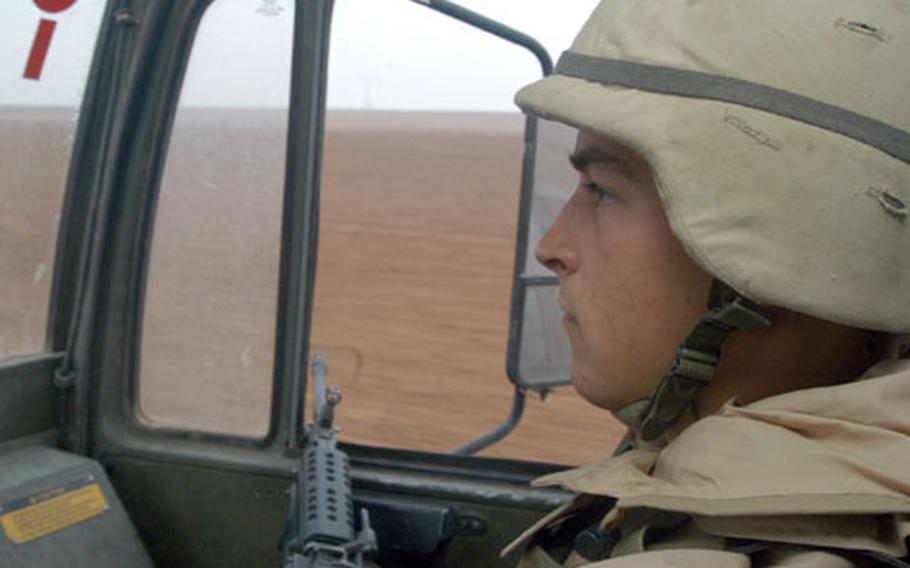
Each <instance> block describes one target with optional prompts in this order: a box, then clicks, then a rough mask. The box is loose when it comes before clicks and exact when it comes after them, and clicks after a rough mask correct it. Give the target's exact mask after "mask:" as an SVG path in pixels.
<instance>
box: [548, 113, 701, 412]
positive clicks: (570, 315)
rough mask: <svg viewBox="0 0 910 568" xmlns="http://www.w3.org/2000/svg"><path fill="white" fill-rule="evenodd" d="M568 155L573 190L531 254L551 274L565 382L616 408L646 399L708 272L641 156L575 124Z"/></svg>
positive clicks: (692, 316) (689, 321)
mask: <svg viewBox="0 0 910 568" xmlns="http://www.w3.org/2000/svg"><path fill="white" fill-rule="evenodd" d="M571 160H572V163H573V166H575V168H576V169H577V170H578V172H579V181H578V186H577V187H576V189H575V191H574V193H573V194H572V196H571V198H570V199H569V201H568V203H567V204H566V205H565V207H564V208H563V210H562V211H561V212H560V214H559V216H558V217H557V219H556V221H555V222H554V223H553V225H552V226H551V227H550V229H549V230H548V231H547V233H546V234H545V235H544V237H543V238H542V239H541V240H540V242H539V243H538V245H537V252H536V254H537V258H538V260H540V262H541V263H543V264H544V265H546V266H547V267H549V268H550V269H551V270H553V271H554V272H555V273H556V275H557V276H558V277H559V301H560V305H561V307H562V309H563V311H564V314H565V317H564V318H563V325H564V326H565V329H566V332H567V333H568V336H569V341H570V343H571V346H572V365H571V375H572V382H573V384H574V385H575V387H576V388H577V389H578V391H579V392H580V393H581V395H582V396H584V397H585V398H586V399H588V400H589V401H590V402H592V403H594V404H596V405H598V406H601V407H603V408H606V409H608V410H614V411H615V410H619V409H620V408H622V407H623V406H625V405H627V404H629V403H632V402H635V401H637V400H641V399H643V398H646V397H648V396H650V395H651V393H652V391H653V390H654V388H655V387H656V385H657V383H658V382H659V380H660V379H661V377H662V376H663V374H664V371H665V370H666V368H667V366H668V365H669V363H670V361H671V360H672V358H673V354H674V352H675V349H676V346H677V345H678V344H679V342H680V341H682V340H683V339H684V338H685V336H686V334H687V333H688V332H689V330H690V328H691V327H692V325H693V324H694V323H695V321H696V320H697V319H698V317H699V316H700V315H702V314H703V313H704V311H705V310H706V302H707V298H708V291H709V288H710V284H711V277H710V276H709V275H708V274H707V273H706V272H704V271H703V270H702V269H701V268H700V267H699V266H698V265H696V264H695V262H693V261H692V260H691V259H690V258H689V257H688V256H687V255H686V253H685V252H684V251H683V248H682V245H681V244H680V242H679V241H678V240H677V239H676V237H675V235H674V234H673V233H672V231H671V230H670V227H669V224H668V222H667V218H666V216H665V214H664V211H663V208H662V206H661V202H660V198H659V196H658V194H657V189H656V187H655V182H654V179H653V176H652V173H651V169H650V167H649V166H648V163H647V162H646V161H645V160H644V159H643V158H642V157H641V156H639V155H638V154H636V153H635V152H633V151H632V150H630V149H628V148H626V147H624V146H621V145H619V144H617V143H615V142H612V141H611V140H609V139H607V138H604V137H602V136H598V135H596V134H593V133H591V132H587V131H584V130H583V131H581V132H580V133H579V135H578V139H577V142H576V146H575V150H574V152H573V154H572V156H571Z"/></svg>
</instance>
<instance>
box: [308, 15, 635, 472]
mask: <svg viewBox="0 0 910 568" xmlns="http://www.w3.org/2000/svg"><path fill="white" fill-rule="evenodd" d="M478 9H480V10H482V9H483V6H479V7H478ZM550 9H551V10H552V4H551V5H550ZM379 20H381V21H382V22H383V25H381V26H376V25H375V22H376V21H379ZM579 24H580V22H579ZM350 38H356V39H357V41H356V42H355V41H351V39H350ZM389 38H392V39H389ZM332 41H333V45H332V52H331V54H330V55H331V57H330V65H329V97H330V98H329V100H330V103H333V104H332V108H330V110H329V113H328V116H327V123H326V145H325V153H324V161H323V172H322V194H321V200H322V203H321V224H320V252H319V267H318V271H317V287H316V299H315V312H314V320H313V336H312V348H313V349H314V350H321V351H325V352H326V354H327V357H328V382H329V384H334V385H338V386H341V387H342V389H343V391H344V402H343V403H342V405H341V406H340V407H339V409H338V412H337V413H336V417H337V421H338V425H339V427H340V428H341V437H342V439H343V440H345V441H348V442H356V443H362V444H369V445H379V446H393V447H403V448H408V449H418V450H428V451H437V452H445V451H449V450H451V449H453V448H455V447H457V446H459V445H461V444H463V443H465V442H467V441H469V440H471V439H473V438H476V437H477V436H480V435H481V434H484V433H486V432H487V431H489V430H490V429H492V428H494V427H495V426H497V425H498V424H499V423H500V422H501V421H502V420H504V419H505V417H506V415H507V414H508V411H509V408H510V405H511V403H512V395H513V387H512V385H511V383H510V382H509V381H508V379H507V378H506V374H505V361H506V341H507V336H508V325H509V304H510V292H511V283H512V267H513V261H514V250H515V234H516V224H517V218H518V197H519V188H520V175H521V162H522V151H523V147H524V145H523V131H524V118H523V117H522V116H521V114H520V113H519V112H518V110H517V109H516V108H515V107H514V106H513V105H512V102H511V101H512V96H513V94H514V92H515V90H516V89H517V88H518V87H520V86H521V85H522V84H524V83H527V82H530V81H532V80H534V79H535V78H537V77H539V76H540V66H539V65H538V64H537V62H536V61H535V60H534V58H533V56H531V55H530V54H529V53H527V52H526V51H524V50H523V49H520V48H517V47H515V46H514V45H512V44H509V43H507V42H504V41H502V40H500V39H497V38H495V37H493V36H490V35H488V34H485V33H483V32H480V31H478V30H475V29H473V28H470V27H468V26H466V25H465V24H463V23H460V22H457V21H454V20H452V19H450V18H447V17H445V16H443V15H441V14H438V13H436V12H433V11H431V10H428V9H427V8H426V7H423V6H419V5H416V4H414V3H409V2H395V1H383V0H375V1H373V0H371V1H370V2H369V3H368V2H363V1H361V2H356V1H351V0H342V1H339V2H338V3H337V5H336V14H335V23H334V29H333V31H332ZM478 62H483V64H478ZM566 157H567V156H564V157H563V159H565V158H566ZM568 189H571V188H568ZM533 246H534V243H532V244H531V247H532V249H533ZM548 401H549V402H548V403H547V404H544V403H542V402H541V401H540V400H538V399H536V398H535V399H533V400H529V401H528V404H527V408H526V411H525V417H524V419H523V420H522V422H521V424H520V425H519V427H518V429H517V430H516V431H515V432H514V433H513V434H511V435H510V436H509V437H507V438H505V440H503V441H502V442H500V443H498V444H497V445H495V446H493V447H491V448H489V449H487V450H484V451H483V452H482V454H483V455H492V456H502V457H510V458H523V459H532V460H539V461H552V462H562V463H578V462H581V461H585V460H590V459H592V458H593V457H596V456H603V455H605V454H608V453H609V451H610V450H611V448H612V447H613V446H615V444H616V442H617V441H618V439H619V436H620V431H621V429H620V428H619V427H618V426H617V425H616V423H615V422H613V421H612V419H611V418H610V417H609V415H608V414H607V413H606V412H604V411H602V410H598V409H595V408H593V407H591V406H590V405H588V404H587V403H586V402H584V401H582V400H581V399H580V398H579V397H578V396H577V395H575V394H574V392H573V391H572V390H571V389H568V388H566V389H562V390H559V391H557V392H554V393H553V394H552V395H551V396H550V397H549V399H548Z"/></svg>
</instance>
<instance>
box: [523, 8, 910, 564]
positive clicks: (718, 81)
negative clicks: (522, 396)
mask: <svg viewBox="0 0 910 568" xmlns="http://www.w3.org/2000/svg"><path fill="white" fill-rule="evenodd" d="M908 54H910V2H907V1H906V0H889V1H886V0H875V1H872V0H800V1H798V2H794V1H793V0H761V1H755V0H753V1H747V0H701V1H682V0H652V1H649V2H643V1H640V0H604V1H603V2H602V3H601V5H600V6H599V7H598V8H597V9H596V10H595V12H594V13H593V15H592V16H591V17H590V19H589V20H588V22H587V23H586V25H585V26H584V27H583V28H582V30H581V32H580V34H579V35H578V37H577V39H576V41H575V43H574V44H573V45H572V47H571V48H570V50H569V51H567V52H565V53H564V54H563V55H562V57H561V58H560V60H559V63H558V65H557V69H556V72H555V74H554V75H552V76H550V77H548V78H545V79H543V80H541V81H538V82H536V83H534V84H532V85H530V86H528V87H525V88H524V89H523V90H521V91H520V92H519V93H518V95H517V103H518V105H519V106H520V107H521V108H522V109H523V110H524V111H525V112H528V113H531V114H533V115H536V116H539V117H542V118H546V119H552V120H557V121H560V122H563V123H566V124H569V125H572V126H575V127H578V128H579V129H580V130H579V134H578V138H577V143H576V147H575V150H574V152H573V153H572V155H571V157H570V159H571V162H572V164H573V166H574V167H575V168H576V169H577V170H578V173H579V183H578V187H577V188H576V189H575V191H574V193H573V194H572V196H571V198H570V199H569V201H568V202H567V204H566V205H565V207H564V208H563V210H562V211H561V213H560V215H559V217H558V218H557V219H556V221H555V222H554V223H553V225H552V227H550V229H549V231H548V232H547V234H546V235H545V236H544V237H543V239H542V240H541V241H540V243H539V245H538V248H537V256H538V259H539V260H540V261H541V262H542V263H543V264H545V265H546V266H548V267H549V268H551V269H552V270H553V271H554V272H555V273H556V274H557V276H558V277H559V283H560V291H559V292H560V295H559V297H560V303H561V306H562V308H563V310H564V312H565V318H564V325H565V327H566V331H567V333H568V336H569V339H570V343H571V346H572V365H571V375H572V380H573V383H574V385H575V387H576V388H577V390H578V391H579V392H580V393H581V394H582V395H583V396H584V397H585V398H587V399H588V400H589V401H590V402H592V403H594V404H595V405H598V406H600V407H603V408H605V409H607V410H609V411H611V412H613V413H614V414H615V415H616V416H617V417H618V418H619V419H620V420H622V421H623V422H624V423H626V424H627V425H628V426H629V429H630V433H631V435H632V438H633V439H634V442H635V443H634V447H633V449H631V450H629V451H626V452H624V453H622V454H620V455H618V456H616V457H613V458H610V459H607V460H604V461H601V462H598V463H593V464H589V465H586V466H583V467H581V468H578V469H575V470H572V471H568V472H563V473H558V474H554V475H551V476H548V477H545V478H543V479H541V480H539V482H538V484H539V485H542V486H544V485H556V486H562V487H564V488H567V489H569V490H571V491H573V492H576V493H577V494H579V496H578V497H577V498H576V499H575V500H574V501H572V502H571V503H569V504H567V505H566V506H565V507H562V508H561V509H559V510H557V511H554V512H553V513H552V514H550V515H549V516H548V517H546V518H545V519H543V520H542V521H541V522H540V523H538V524H537V525H536V526H534V527H532V528H531V529H529V530H528V531H527V532H526V533H525V534H524V535H523V536H522V537H520V538H519V539H518V540H517V541H516V542H515V543H513V545H512V546H511V547H510V548H509V549H507V551H506V552H508V551H509V550H514V549H517V548H520V549H522V551H523V552H522V558H521V561H520V566H528V567H532V566H561V565H567V566H576V565H591V566H604V567H605V568H606V567H611V568H613V567H616V568H620V567H639V566H649V567H651V566H699V567H701V566H711V567H713V568H723V567H746V566H800V567H803V566H805V567H815V566H825V567H841V566H866V565H895V566H898V565H904V564H902V563H901V562H900V561H899V560H897V559H898V558H902V557H904V556H906V555H907V548H906V546H905V543H904V537H905V536H907V535H908V534H910V520H908V519H910V517H908V514H910V362H908V361H903V360H901V359H899V355H900V352H899V351H900V344H899V341H898V340H899V338H900V335H899V334H901V333H906V332H910V233H908V231H910V226H908V214H910V209H908V203H910V105H908V104H907V99H908V96H910V73H908V63H907V56H908ZM706 304H707V308H706ZM721 350H722V353H721Z"/></svg>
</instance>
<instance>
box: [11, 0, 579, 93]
mask: <svg viewBox="0 0 910 568" xmlns="http://www.w3.org/2000/svg"><path fill="white" fill-rule="evenodd" d="M38 3H41V0H38ZM459 3H460V4H461V5H463V6H465V7H467V8H470V9H472V10H475V11H478V12H481V13H483V14H485V15H488V16H490V17H493V18H495V19H497V20H500V21H502V22H503V23H506V24H508V25H510V26H512V27H515V28H517V29H520V30H522V31H524V32H526V33H528V34H530V35H531V36H533V37H535V38H537V39H538V40H539V41H541V43H543V44H544V45H545V46H546V47H547V49H548V50H549V51H550V53H551V55H552V56H553V58H554V59H555V58H556V57H558V54H559V52H561V51H562V50H563V49H565V48H566V47H568V45H569V44H570V43H571V40H572V38H573V37H574V35H575V32H576V31H577V30H578V28H579V27H580V25H581V24H582V23H583V22H584V20H585V18H586V17H587V15H588V14H589V13H590V11H591V10H592V9H593V7H594V6H595V5H596V3H597V0H562V1H560V2H556V1H554V0H461V1H460V2H459ZM4 4H5V6H4V16H3V18H2V20H0V46H2V53H3V54H4V56H3V58H0V76H2V80H0V104H58V105H70V104H73V103H74V102H75V101H76V100H77V99H78V97H79V93H80V92H81V90H82V84H83V82H84V80H85V73H86V70H87V68H88V64H89V61H90V58H91V55H92V47H93V46H92V44H91V42H90V41H88V38H90V37H91V36H92V35H93V34H94V33H95V30H96V29H97V27H98V23H99V21H100V15H101V11H102V8H103V4H104V1H103V0H76V1H75V3H74V4H73V5H72V7H70V8H68V9H67V10H65V11H63V12H60V13H57V14H47V13H44V12H42V11H41V10H40V9H39V8H38V6H37V5H36V2H35V1H33V0H4ZM292 9H293V2H292V1H291V0H217V1H216V2H215V3H214V5H213V7H212V8H210V9H209V12H208V13H207V15H206V17H205V18H204V20H203V22H202V25H201V27H200V32H199V39H198V41H197V47H196V49H195V51H194V54H193V57H192V59H191V65H190V72H189V74H188V78H187V83H186V85H185V87H184V94H183V96H184V101H185V102H188V103H191V104H194V105H217V106H262V105H265V106H278V105H282V104H285V101H286V99H287V82H288V79H287V76H288V71H287V69H288V68H289V55H290V45H291V40H292V37H291V36H292V28H291V21H292ZM42 18H45V19H49V20H52V21H54V22H55V23H56V27H55V30H54V35H53V39H52V42H51V45H50V49H49V51H48V54H47V58H46V61H45V64H44V68H43V70H42V76H41V79H40V80H39V81H33V80H28V79H23V78H22V73H23V70H24V68H25V64H26V61H27V59H28V54H29V50H30V49H31V46H32V42H33V40H34V37H35V33H36V30H37V29H38V24H39V21H40V19H42ZM539 74H540V71H539V66H538V64H537V62H536V60H535V59H534V58H533V56H531V55H530V54H529V53H528V52H526V51H524V50H523V49H521V48H518V47H516V46H514V45H512V44H508V43H505V42H503V41H501V40H499V39H496V38H493V37H492V36H490V35H488V34H485V33H483V32H480V31H477V30H473V29H470V28H468V27H466V26H465V25H463V24H461V23H459V22H456V21H454V20H451V19H449V18H446V17H444V16H442V15H440V14H438V13H436V12H433V11H432V10H430V9H428V8H426V7H425V6H421V5H418V4H415V3H413V2H411V1H410V0H336V3H335V17H334V25H333V29H332V52H331V64H330V72H329V106H331V107H335V108H380V109H388V108H396V109H408V108H414V109H472V110H480V109H486V110H506V109H513V108H514V107H513V106H512V103H511V99H512V94H513V93H514V91H515V89H516V88H517V87H519V86H520V85H522V84H524V83H526V82H528V81H530V80H533V79H534V78H536V77H537V76H539Z"/></svg>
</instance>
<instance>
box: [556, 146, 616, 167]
mask: <svg viewBox="0 0 910 568" xmlns="http://www.w3.org/2000/svg"><path fill="white" fill-rule="evenodd" d="M569 163H570V164H572V167H573V168H575V169H576V170H577V171H578V172H579V173H581V172H584V171H585V170H587V169H588V168H589V167H591V166H592V165H594V164H602V163H607V164H619V165H625V161H624V160H623V159H622V158H620V157H619V156H617V155H616V154H614V153H612V152H609V151H607V150H604V149H602V148H593V147H584V148H578V149H576V150H575V151H574V152H572V153H571V154H569Z"/></svg>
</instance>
